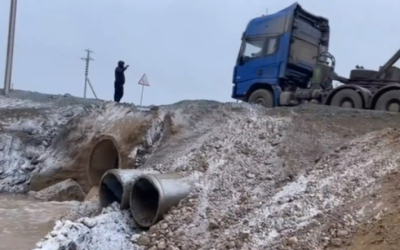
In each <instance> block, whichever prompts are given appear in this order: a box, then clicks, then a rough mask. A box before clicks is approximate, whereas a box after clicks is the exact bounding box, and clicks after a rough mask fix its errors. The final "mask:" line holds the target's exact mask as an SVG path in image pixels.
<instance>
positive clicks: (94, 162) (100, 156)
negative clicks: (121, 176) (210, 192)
mask: <svg viewBox="0 0 400 250" xmlns="http://www.w3.org/2000/svg"><path fill="white" fill-rule="evenodd" d="M120 159H121V157H120V152H119V150H118V147H117V143H116V141H115V140H114V138H112V137H110V136H103V137H101V138H99V140H98V142H97V143H96V145H95V146H94V147H93V150H92V152H91V154H90V158H89V163H88V167H87V170H88V177H89V181H90V184H91V185H92V186H98V185H99V184H100V181H101V178H102V176H103V175H104V173H105V172H107V171H108V170H110V169H115V168H119V163H120Z"/></svg>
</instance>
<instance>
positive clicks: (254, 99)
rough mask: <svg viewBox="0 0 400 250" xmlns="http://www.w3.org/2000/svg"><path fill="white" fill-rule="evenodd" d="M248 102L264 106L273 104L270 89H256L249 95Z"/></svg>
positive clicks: (270, 106)
mask: <svg viewBox="0 0 400 250" xmlns="http://www.w3.org/2000/svg"><path fill="white" fill-rule="evenodd" d="M249 103H254V104H259V105H261V106H264V107H266V108H272V107H273V106H274V99H273V96H272V93H271V91H269V90H266V89H257V90H256V91H254V92H253V93H252V94H251V95H250V97H249Z"/></svg>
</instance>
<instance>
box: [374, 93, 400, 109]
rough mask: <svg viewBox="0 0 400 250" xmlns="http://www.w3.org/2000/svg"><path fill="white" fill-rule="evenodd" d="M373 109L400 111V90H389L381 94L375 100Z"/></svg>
mask: <svg viewBox="0 0 400 250" xmlns="http://www.w3.org/2000/svg"><path fill="white" fill-rule="evenodd" d="M375 110H383V111H390V112H400V91H399V90H390V91H388V92H386V93H384V94H383V95H381V96H380V97H379V99H378V101H377V102H376V105H375Z"/></svg>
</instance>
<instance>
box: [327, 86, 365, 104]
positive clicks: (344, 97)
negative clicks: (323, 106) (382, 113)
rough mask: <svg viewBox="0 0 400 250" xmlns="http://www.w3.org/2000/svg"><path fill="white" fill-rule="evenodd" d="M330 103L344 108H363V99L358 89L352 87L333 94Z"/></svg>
mask: <svg viewBox="0 0 400 250" xmlns="http://www.w3.org/2000/svg"><path fill="white" fill-rule="evenodd" d="M330 105H331V106H336V107H342V108H355V109H362V108H363V100H362V97H361V95H360V94H358V93H357V91H355V90H352V89H343V90H340V91H339V92H337V93H336V94H335V95H334V96H333V98H332V101H331V104H330Z"/></svg>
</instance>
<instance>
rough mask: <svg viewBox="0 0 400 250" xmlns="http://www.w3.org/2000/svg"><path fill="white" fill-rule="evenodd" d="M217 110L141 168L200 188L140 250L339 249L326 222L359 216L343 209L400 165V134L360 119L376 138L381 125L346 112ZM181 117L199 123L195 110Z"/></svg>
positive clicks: (146, 238)
mask: <svg viewBox="0 0 400 250" xmlns="http://www.w3.org/2000/svg"><path fill="white" fill-rule="evenodd" d="M216 110H218V111H215V112H216V113H213V112H212V111H211V110H209V111H208V112H207V115H203V116H202V121H201V123H203V124H202V125H200V124H198V123H197V124H193V125H192V126H191V127H190V129H187V130H185V128H186V127H185V126H182V127H183V129H181V133H180V134H179V136H178V135H177V136H176V137H175V138H171V139H170V140H169V141H168V142H167V143H166V144H165V145H162V146H160V148H158V149H157V151H155V152H154V153H153V154H152V156H151V158H149V160H148V161H147V162H146V163H145V164H144V166H143V168H146V167H148V168H152V169H154V168H155V169H157V170H159V171H161V172H168V173H170V172H175V173H179V174H181V175H186V176H189V178H191V179H192V181H193V183H194V184H193V185H194V187H195V188H194V191H193V193H192V195H191V196H190V197H189V198H188V199H186V200H185V201H183V202H182V203H181V204H180V205H179V206H178V207H177V208H175V209H173V210H172V211H171V212H170V213H169V214H168V215H166V217H165V219H164V220H163V221H162V222H160V223H159V224H157V225H155V226H153V227H152V228H151V229H150V231H149V232H147V233H145V234H144V235H142V236H141V237H140V238H139V240H138V242H139V244H145V246H146V247H148V248H151V247H158V248H157V249H162V248H163V246H170V247H172V248H171V249H174V248H176V247H177V248H179V249H212V248H216V249H283V248H288V249H318V248H320V247H329V246H333V245H335V246H339V247H340V246H343V242H342V240H341V239H340V238H337V236H335V237H330V238H328V237H326V236H325V232H327V231H329V230H330V226H331V224H330V223H326V222H327V221H329V220H331V217H335V216H336V217H337V216H339V215H340V216H341V217H343V218H344V217H345V216H355V213H356V212H357V210H350V209H351V208H350V207H349V211H347V210H346V209H345V208H346V207H347V206H348V205H349V204H351V203H352V202H355V201H358V200H359V199H362V198H363V197H365V196H366V195H369V194H370V193H371V192H374V190H375V189H376V188H377V187H378V183H379V181H380V179H381V178H383V177H385V176H386V175H387V174H390V173H391V172H392V171H394V170H395V169H397V167H398V166H397V164H396V161H397V159H398V157H400V156H398V155H397V154H396V152H397V151H398V150H399V148H400V140H399V132H398V131H397V130H393V129H382V130H379V131H376V132H370V133H367V134H363V133H365V130H368V129H367V128H364V131H363V130H362V129H360V130H361V131H360V130H357V129H359V127H361V126H359V123H360V122H362V120H364V122H365V123H364V124H368V123H370V124H371V125H370V129H371V130H372V131H374V130H375V129H376V126H377V124H379V123H380V121H379V120H378V119H376V118H377V117H374V118H372V117H367V116H360V117H357V115H355V113H351V112H349V113H347V114H346V112H347V111H344V112H343V114H341V117H336V116H335V115H332V116H331V117H330V116H329V115H326V114H325V115H320V116H318V115H317V116H315V114H318V109H317V110H314V112H315V114H312V113H311V114H310V113H309V115H308V116H307V115H306V116H300V115H299V114H298V113H297V114H296V109H292V111H294V113H288V114H286V115H282V113H280V114H279V116H278V115H277V114H273V112H271V113H269V114H268V113H267V112H268V111H265V110H257V109H250V110H246V111H245V112H244V109H243V107H242V108H239V107H235V108H234V110H232V107H230V108H229V107H227V106H225V107H224V108H222V107H219V108H216ZM327 111H328V110H327ZM330 111H332V112H340V111H337V110H335V109H332V110H330ZM197 112H199V110H197ZM297 112H299V113H300V112H304V110H302V109H298V110H297ZM185 113H187V114H190V115H192V114H193V115H196V111H194V110H192V112H182V114H185ZM239 114H240V115H239ZM337 114H339V113H336V115H337ZM190 115H188V116H190ZM312 115H314V116H312ZM327 118H328V119H327ZM335 118H336V119H335ZM180 119H181V118H180ZM344 119H346V120H347V121H346V123H344ZM369 119H370V120H369ZM373 119H376V120H375V122H374V123H373V124H374V125H372V122H373ZM176 120H178V118H177V119H176ZM176 120H175V122H176V123H177V121H176ZM210 120H213V121H214V122H210ZM368 120H369V121H368ZM341 122H343V124H341ZM181 124H183V123H181ZM205 124H214V126H213V127H212V128H211V129H210V128H209V127H207V126H204V125H205ZM381 126H382V127H386V126H387V124H385V123H382V125H381ZM378 127H379V126H378ZM382 127H381V128H382ZM189 131H190V132H189ZM189 134H190V135H189ZM194 134H197V135H198V137H197V138H193V135H194ZM358 134H361V135H360V136H358ZM186 136H188V137H186ZM188 138H190V140H191V142H192V143H189V142H188V141H189V139H188ZM175 140H177V141H179V142H180V143H177V142H176V141H175ZM182 142H187V143H183V144H184V145H182V146H181V144H182ZM195 142H196V143H195ZM164 151H167V152H168V153H166V152H164ZM167 155H168V156H167ZM155 159H158V160H160V159H162V160H161V161H159V162H158V165H154V162H153V160H155ZM149 165H150V166H149ZM358 219H359V220H361V221H362V220H363V219H364V217H362V216H360V217H359V218H358ZM334 222H338V220H336V221H332V223H334ZM346 226H348V227H350V225H346ZM338 228H339V227H338ZM348 230H350V229H348ZM343 231H344V230H343ZM143 242H144V243H143Z"/></svg>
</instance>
